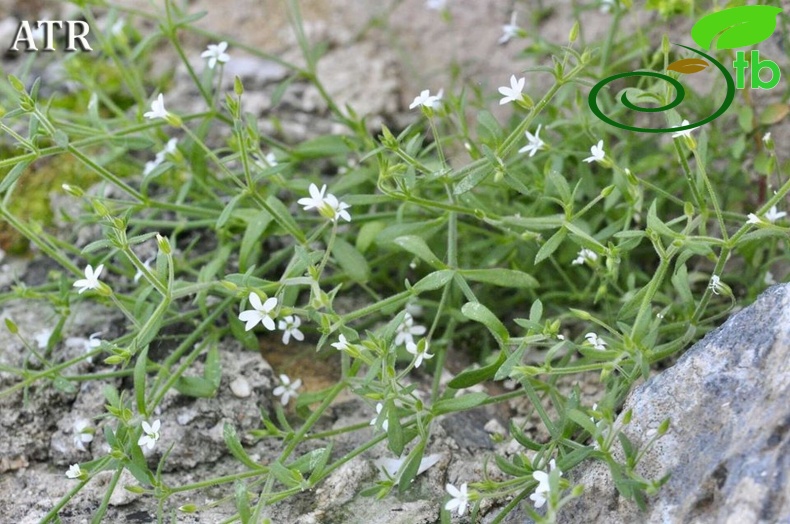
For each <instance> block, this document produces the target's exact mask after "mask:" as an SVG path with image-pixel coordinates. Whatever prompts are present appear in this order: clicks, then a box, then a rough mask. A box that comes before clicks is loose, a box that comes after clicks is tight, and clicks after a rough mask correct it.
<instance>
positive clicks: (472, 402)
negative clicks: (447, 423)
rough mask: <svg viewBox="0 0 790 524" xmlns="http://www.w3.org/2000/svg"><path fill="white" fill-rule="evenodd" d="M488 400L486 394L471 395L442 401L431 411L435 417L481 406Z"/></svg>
mask: <svg viewBox="0 0 790 524" xmlns="http://www.w3.org/2000/svg"><path fill="white" fill-rule="evenodd" d="M487 399H488V395H486V394H485V393H469V394H467V395H461V396H460V397H455V398H447V399H442V400H440V401H438V402H437V403H436V404H434V405H433V407H432V408H431V411H432V412H433V414H434V415H444V414H445V413H454V412H456V411H464V410H466V409H472V408H474V407H477V406H479V405H480V404H482V403H483V402H485V401H486V400H487Z"/></svg>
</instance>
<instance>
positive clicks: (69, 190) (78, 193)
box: [60, 184, 85, 197]
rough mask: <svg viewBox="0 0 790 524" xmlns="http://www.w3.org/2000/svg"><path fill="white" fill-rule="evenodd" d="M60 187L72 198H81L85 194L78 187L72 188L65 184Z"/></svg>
mask: <svg viewBox="0 0 790 524" xmlns="http://www.w3.org/2000/svg"><path fill="white" fill-rule="evenodd" d="M60 187H62V188H63V191H65V192H66V193H68V194H69V195H71V196H75V197H81V196H82V195H84V194H85V192H84V191H83V190H82V189H80V188H79V187H77V186H71V185H69V184H63V185H61V186H60Z"/></svg>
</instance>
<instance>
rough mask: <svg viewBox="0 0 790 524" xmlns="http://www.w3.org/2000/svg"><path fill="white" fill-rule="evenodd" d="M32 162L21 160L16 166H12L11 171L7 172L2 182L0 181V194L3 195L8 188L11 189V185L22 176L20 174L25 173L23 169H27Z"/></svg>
mask: <svg viewBox="0 0 790 524" xmlns="http://www.w3.org/2000/svg"><path fill="white" fill-rule="evenodd" d="M32 162H33V161H32V160H23V161H22V162H18V163H17V164H16V165H14V167H13V168H12V169H11V171H9V172H8V174H7V175H6V176H5V177H3V179H2V180H0V193H5V192H6V191H7V190H8V188H9V187H11V185H12V184H13V183H14V182H16V181H17V179H19V177H21V176H22V174H23V173H24V172H25V169H27V166H29V165H30V164H31V163H32Z"/></svg>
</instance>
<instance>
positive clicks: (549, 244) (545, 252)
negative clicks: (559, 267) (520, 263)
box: [535, 227, 567, 265]
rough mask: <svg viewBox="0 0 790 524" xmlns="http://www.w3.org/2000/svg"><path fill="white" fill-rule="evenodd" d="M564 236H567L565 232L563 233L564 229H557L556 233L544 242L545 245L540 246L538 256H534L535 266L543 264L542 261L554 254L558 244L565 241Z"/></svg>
mask: <svg viewBox="0 0 790 524" xmlns="http://www.w3.org/2000/svg"><path fill="white" fill-rule="evenodd" d="M566 235H567V231H565V228H564V227H561V228H560V229H558V230H557V232H556V233H554V234H553V235H552V236H551V238H549V239H548V240H547V241H546V243H545V244H543V245H542V246H540V249H539V250H538V254H537V255H535V264H536V265H537V264H539V263H541V262H543V261H544V260H546V259H547V258H549V257H550V256H551V255H552V254H554V252H555V251H557V248H558V247H560V244H562V241H563V240H565V236H566Z"/></svg>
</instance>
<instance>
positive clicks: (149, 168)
mask: <svg viewBox="0 0 790 524" xmlns="http://www.w3.org/2000/svg"><path fill="white" fill-rule="evenodd" d="M157 167H159V162H157V161H156V160H149V161H148V162H146V163H145V168H144V169H143V176H148V175H150V174H151V173H152V172H153V171H154V169H156V168H157Z"/></svg>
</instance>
